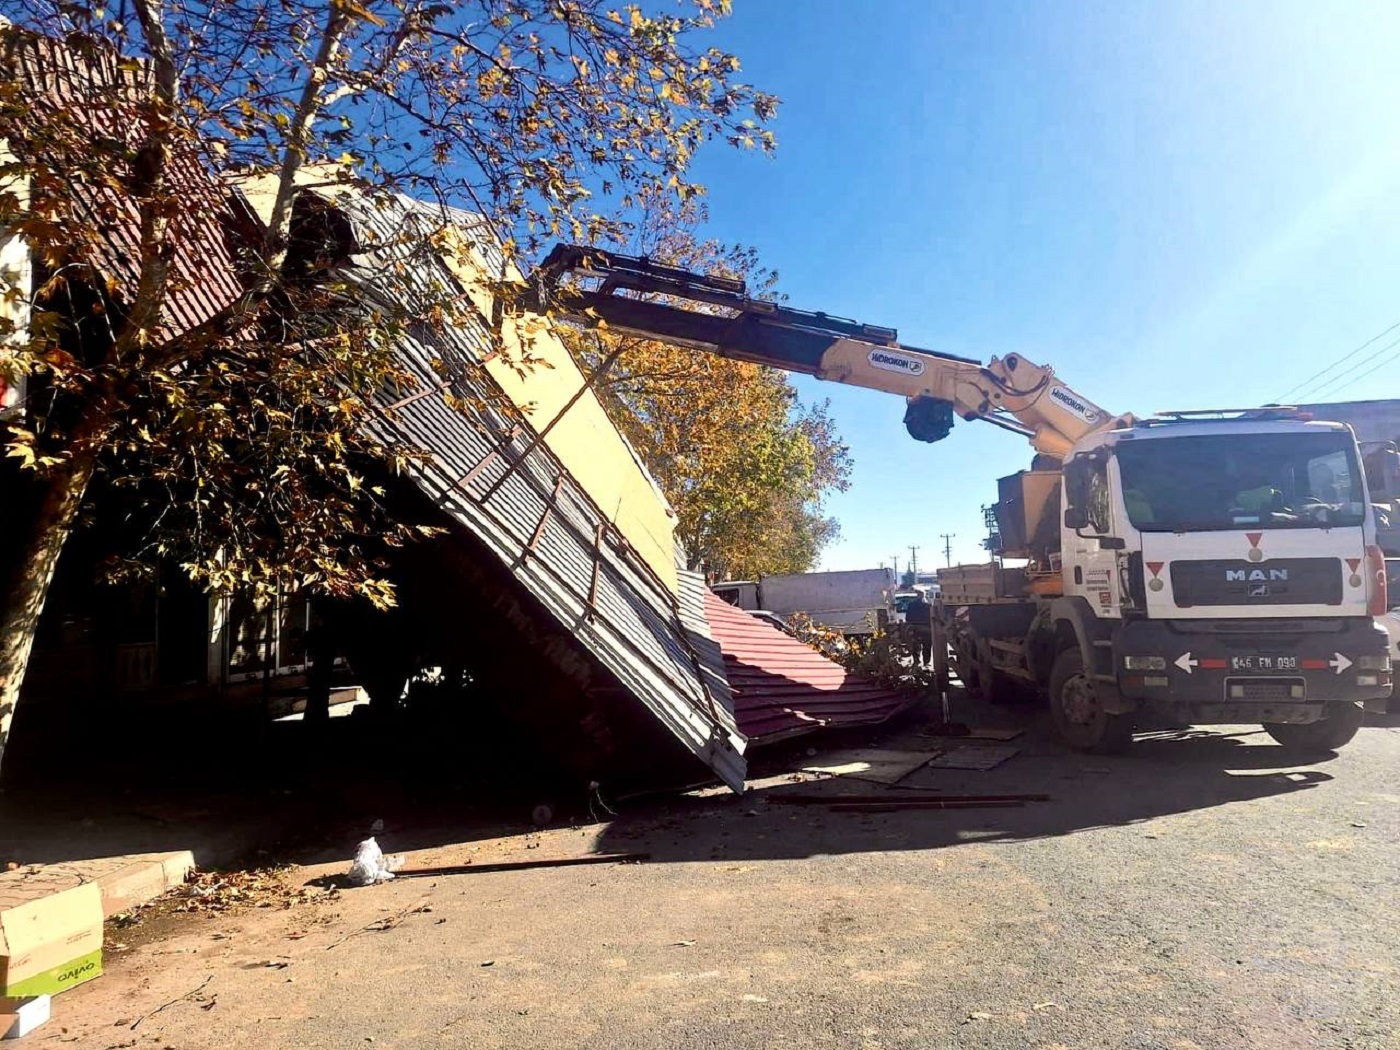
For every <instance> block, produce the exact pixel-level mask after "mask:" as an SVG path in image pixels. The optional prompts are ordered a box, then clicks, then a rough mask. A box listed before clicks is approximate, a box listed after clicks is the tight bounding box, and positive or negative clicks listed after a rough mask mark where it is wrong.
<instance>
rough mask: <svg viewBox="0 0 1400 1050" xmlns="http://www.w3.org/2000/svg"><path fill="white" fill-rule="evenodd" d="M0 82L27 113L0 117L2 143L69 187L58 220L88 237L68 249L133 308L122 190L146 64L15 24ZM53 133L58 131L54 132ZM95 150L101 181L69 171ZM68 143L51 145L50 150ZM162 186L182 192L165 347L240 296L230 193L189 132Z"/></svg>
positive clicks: (142, 118)
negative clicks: (86, 149)
mask: <svg viewBox="0 0 1400 1050" xmlns="http://www.w3.org/2000/svg"><path fill="white" fill-rule="evenodd" d="M0 78H2V79H3V80H4V81H6V82H13V84H14V85H15V86H17V87H18V89H19V91H20V92H21V93H22V97H23V98H24V99H25V101H26V103H27V105H26V107H25V109H24V110H23V111H22V112H23V114H24V115H23V118H22V119H18V118H19V113H20V112H21V111H18V110H17V111H16V112H14V113H10V114H8V116H9V117H10V118H11V119H9V120H0V125H5V126H0V135H4V136H5V137H6V138H7V139H8V145H9V147H10V149H11V150H12V151H14V152H15V153H16V154H18V155H20V156H21V157H22V158H23V159H24V160H25V162H26V163H27V164H30V165H33V166H34V168H35V169H37V170H38V171H47V173H48V175H49V176H50V177H51V178H54V179H57V180H61V181H64V182H66V184H67V191H68V194H69V196H70V198H71V199H70V201H69V203H68V207H67V208H66V209H65V211H66V214H65V220H64V221H67V222H71V223H74V224H75V228H84V229H85V230H87V231H91V233H92V234H93V236H91V237H78V236H76V235H75V236H74V238H73V241H72V244H71V245H70V250H72V251H73V252H74V253H75V254H76V255H77V256H78V258H77V259H74V260H70V261H78V262H82V263H84V264H86V265H87V266H88V267H90V268H91V270H92V273H93V275H94V277H95V278H96V280H95V281H94V282H93V283H94V285H95V286H97V287H102V288H105V289H106V290H107V292H108V293H109V294H111V295H112V296H113V297H114V298H115V299H117V300H118V301H119V302H120V303H122V305H124V306H129V305H130V303H131V300H132V299H133V298H134V297H135V294H136V288H137V285H138V284H139V281H140V276H141V273H140V254H141V210H140V207H139V205H138V203H137V201H136V200H135V199H134V198H133V196H132V195H131V193H130V192H129V191H128V190H127V189H126V188H125V187H124V180H126V179H127V178H128V177H129V176H130V174H131V172H130V170H129V169H130V168H131V162H129V161H119V158H121V157H122V156H123V155H124V154H125V153H127V152H129V153H130V154H132V155H135V154H136V153H137V151H138V150H139V149H140V148H141V147H142V146H143V145H144V143H145V136H146V129H147V122H148V117H147V115H146V109H145V108H144V106H145V104H146V103H147V102H148V101H149V98H150V96H151V94H152V93H153V87H152V76H151V72H150V69H149V67H148V66H147V65H146V64H144V63H142V62H138V61H133V60H130V59H127V58H125V57H124V56H122V55H120V54H118V53H117V52H116V51H115V50H113V49H112V48H110V47H108V46H106V45H104V44H101V43H98V42H95V41H91V40H87V39H86V38H83V37H81V36H74V37H72V38H70V39H68V40H64V41H59V40H54V39H51V38H48V37H43V36H38V35H36V34H33V33H29V32H25V31H23V30H20V29H17V28H14V27H5V28H4V29H3V30H0ZM56 132H61V134H57V135H56V134H55V133H56ZM84 137H86V138H88V139H91V140H92V141H93V142H96V143H100V144H101V148H100V149H97V150H94V152H93V154H92V157H90V158H89V161H90V162H91V163H93V164H97V163H98V162H99V161H100V162H101V166H102V167H104V168H106V169H109V170H104V171H103V172H101V173H95V172H93V171H87V170H79V167H75V166H74V165H73V164H72V160H73V157H72V155H71V149H72V148H73V147H72V142H71V140H73V139H82V138H84ZM51 138H53V139H55V140H56V141H64V142H67V143H68V144H67V145H65V146H62V147H58V148H57V149H56V148H55V147H54V146H53V145H52V144H51V143H50V142H49V140H50V139H51ZM167 180H168V183H169V185H170V186H171V187H172V190H173V192H174V193H175V194H176V195H178V198H179V201H180V207H179V208H177V209H175V212H174V215H173V217H172V219H171V222H170V228H169V231H168V233H167V239H168V242H169V245H170V249H171V261H170V272H169V278H168V283H167V287H166V294H165V301H164V303H163V309H162V316H161V325H160V332H159V337H160V338H161V339H162V340H164V339H172V338H175V337H178V336H180V335H182V334H184V333H185V332H187V331H189V330H191V329H193V328H197V327H198V326H199V325H201V324H203V323H204V322H206V321H208V320H210V319H211V318H213V317H214V316H215V315H216V314H218V313H219V312H220V311H222V310H224V309H226V308H227V307H228V306H229V305H230V304H232V303H233V302H234V301H235V300H236V299H237V298H238V297H239V296H240V295H241V294H242V292H243V285H242V282H241V281H240V278H239V274H238V267H237V264H236V260H235V258H234V249H233V247H232V245H231V244H230V241H229V229H228V227H229V226H230V225H231V224H232V222H233V221H234V212H233V210H232V209H233V205H232V195H231V194H230V192H229V190H228V188H227V187H226V186H224V185H223V184H222V183H221V182H220V181H219V180H218V179H216V178H215V177H214V175H213V174H212V173H211V172H210V171H209V170H208V169H207V168H206V167H205V166H204V163H203V161H202V160H201V159H200V157H199V155H198V153H197V143H196V141H195V138H194V136H193V135H186V134H180V135H177V136H175V137H174V138H173V141H172V154H171V157H170V159H169V162H168V165H167Z"/></svg>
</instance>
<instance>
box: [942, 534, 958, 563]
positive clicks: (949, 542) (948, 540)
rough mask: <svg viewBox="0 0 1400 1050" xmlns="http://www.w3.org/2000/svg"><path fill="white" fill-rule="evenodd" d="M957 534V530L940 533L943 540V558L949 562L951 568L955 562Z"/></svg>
mask: <svg viewBox="0 0 1400 1050" xmlns="http://www.w3.org/2000/svg"><path fill="white" fill-rule="evenodd" d="M956 535H957V533H956V532H944V533H941V534H940V536H941V538H942V540H943V560H944V561H945V562H947V563H948V566H949V567H950V568H951V567H952V564H953V537H954V536H956Z"/></svg>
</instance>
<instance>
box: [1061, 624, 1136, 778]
mask: <svg viewBox="0 0 1400 1050" xmlns="http://www.w3.org/2000/svg"><path fill="white" fill-rule="evenodd" d="M1050 720H1051V721H1052V722H1054V723H1055V732H1056V733H1058V734H1059V736H1060V739H1061V740H1063V741H1064V742H1065V743H1066V744H1068V745H1069V746H1070V747H1072V748H1074V749H1075V750H1076V751H1092V752H1094V753H1096V754H1100V755H1107V754H1116V753H1117V752H1120V751H1125V750H1127V747H1128V745H1129V744H1131V743H1132V742H1133V720H1132V716H1131V715H1126V714H1109V713H1108V712H1107V711H1105V710H1104V709H1103V704H1102V703H1101V702H1100V700H1099V697H1098V692H1097V690H1096V689H1095V688H1094V681H1093V679H1092V678H1090V677H1089V676H1088V675H1087V674H1085V673H1084V657H1083V656H1082V655H1081V654H1080V652H1079V650H1078V649H1066V650H1065V651H1064V652H1062V653H1061V654H1060V655H1059V656H1057V657H1056V658H1055V668H1054V670H1052V671H1051V672H1050Z"/></svg>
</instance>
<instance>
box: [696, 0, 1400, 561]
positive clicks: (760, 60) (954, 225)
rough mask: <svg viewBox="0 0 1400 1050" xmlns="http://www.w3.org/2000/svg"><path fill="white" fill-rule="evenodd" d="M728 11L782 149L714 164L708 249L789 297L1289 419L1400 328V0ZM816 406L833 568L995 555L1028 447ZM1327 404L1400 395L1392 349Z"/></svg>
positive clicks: (840, 398) (1107, 380) (844, 1)
mask: <svg viewBox="0 0 1400 1050" xmlns="http://www.w3.org/2000/svg"><path fill="white" fill-rule="evenodd" d="M734 7H735V11H734V15H733V16H732V17H731V18H729V19H727V20H725V21H724V22H722V23H721V24H720V27H719V29H718V30H717V31H716V32H715V33H714V34H711V35H712V36H713V37H714V38H715V42H716V43H717V44H718V45H719V46H722V47H724V48H726V49H729V50H731V51H733V52H735V53H736V54H738V55H739V56H740V58H741V59H742V60H743V63H744V71H745V75H746V77H747V78H748V79H749V80H751V81H752V82H754V83H756V84H758V85H759V86H761V87H763V88H764V89H766V90H770V91H773V92H775V93H776V94H778V95H779V96H780V97H781V98H782V100H783V105H782V108H781V111H780V116H779V119H778V122H777V124H776V125H775V128H776V131H777V134H778V139H779V148H778V153H777V156H776V157H775V158H774V159H772V160H765V159H763V158H760V157H758V156H755V155H741V154H737V153H734V152H732V151H726V150H724V149H722V148H720V147H714V148H712V149H711V150H710V151H708V152H707V153H704V154H702V156H701V159H700V162H699V164H698V167H697V175H698V176H699V178H700V179H701V181H703V182H705V183H706V184H707V185H708V186H709V189H710V210H711V233H712V234H713V235H715V236H718V237H720V238H722V239H724V240H730V241H741V242H743V243H746V244H752V245H754V246H756V247H757V248H759V250H760V252H761V254H762V257H763V259H764V261H765V262H766V263H767V264H768V265H769V266H772V267H775V268H776V269H777V270H778V271H779V272H780V274H781V278H782V279H781V288H782V290H783V291H785V292H786V293H787V294H788V296H789V300H790V302H791V304H792V305H793V306H797V307H803V308H807V309H815V310H825V311H827V312H829V313H834V314H842V315H845V316H849V317H855V318H858V319H860V320H863V321H867V322H871V323H876V324H885V325H890V326H893V327H896V328H898V329H899V332H900V337H901V339H902V341H904V342H906V343H910V344H912V345H915V346H923V347H928V348H930V349H937V350H944V351H949V352H952V353H957V354H964V355H967V356H972V357H977V358H982V359H985V358H987V357H990V356H991V355H993V354H996V355H1004V354H1006V353H1008V352H1010V351H1015V352H1017V353H1022V354H1024V355H1025V356H1026V357H1028V358H1030V359H1031V360H1033V361H1036V362H1038V363H1048V364H1051V365H1053V366H1054V367H1055V368H1056V370H1057V372H1058V373H1059V374H1060V375H1061V377H1062V378H1063V379H1065V380H1066V381H1067V382H1068V383H1069V384H1070V385H1071V386H1073V387H1075V388H1076V389H1078V390H1079V391H1081V392H1082V393H1084V394H1085V395H1087V396H1089V397H1090V398H1091V399H1093V400H1094V401H1096V402H1097V403H1099V404H1100V405H1102V406H1104V407H1105V408H1108V409H1111V410H1113V411H1119V412H1122V411H1131V412H1136V413H1138V414H1146V413H1150V412H1153V411H1157V410H1161V409H1171V408H1200V407H1212V406H1221V405H1244V404H1258V403H1261V402H1264V401H1269V400H1273V399H1276V398H1278V397H1280V396H1281V395H1283V394H1284V393H1285V392H1286V391H1288V390H1289V388H1291V387H1293V386H1294V385H1295V384H1297V383H1299V382H1301V381H1302V380H1304V379H1306V378H1307V377H1309V376H1310V375H1312V374H1313V373H1314V372H1317V371H1318V370H1320V369H1322V368H1323V367H1325V366H1326V365H1328V364H1329V363H1330V362H1332V361H1334V360H1335V359H1337V358H1340V357H1342V356H1343V355H1345V354H1347V353H1348V352H1350V351H1351V350H1352V349H1354V348H1355V347H1357V346H1358V345H1359V344H1361V343H1363V342H1365V341H1366V340H1367V339H1369V338H1370V337H1371V336H1373V335H1375V334H1377V333H1378V332H1380V331H1382V330H1383V329H1385V328H1387V327H1388V326H1390V325H1392V324H1394V323H1395V322H1397V321H1400V294H1398V293H1400V62H1397V61H1396V60H1395V55H1396V54H1397V53H1400V6H1397V5H1394V4H1382V3H1377V4H1363V3H1336V4H1305V3H1267V4H1265V3H1248V2H1240V0H1232V2H1231V3H1229V4H1221V3H1200V2H1171V3H1165V2H1160V3H1159V2H1150V3H1143V2H1122V0H1115V2H1112V3H1072V2H1063V0H1056V2H1055V3H1049V2H1040V3H1009V2H997V3H983V4H979V3H966V2H951V3H942V2H930V0H883V2H881V3H878V4H874V3H871V4H864V3H852V2H850V0H735V2H734ZM1397 334H1400V333H1397ZM1389 338H1393V336H1391V337H1387V340H1385V341H1382V342H1381V343H1378V344H1376V346H1374V347H1372V348H1370V349H1368V350H1367V351H1366V352H1365V353H1364V354H1362V355H1360V357H1365V356H1366V355H1368V354H1371V353H1372V352H1373V351H1374V350H1377V349H1379V348H1380V347H1382V346H1384V345H1385V342H1388V341H1389ZM1394 353H1396V354H1400V346H1397V348H1396V350H1395V351H1394ZM1354 360H1360V358H1356V359H1354ZM1388 361H1390V357H1389V354H1386V355H1382V356H1381V357H1380V358H1378V359H1377V361H1376V362H1375V363H1378V364H1379V363H1382V362H1388ZM1358 374H1359V373H1358ZM798 386H799V387H800V389H801V391H802V394H803V396H804V397H806V398H809V399H810V398H817V397H826V398H830V399H831V404H832V412H833V415H834V417H835V419H836V421H837V423H838V425H839V426H840V428H841V431H842V433H843V435H844V436H845V437H846V439H847V440H848V442H849V443H850V446H851V449H852V453H853V455H854V459H855V471H854V476H853V479H852V482H853V483H852V485H851V489H850V491H849V492H847V493H845V494H843V495H838V496H836V497H835V498H833V500H832V501H831V503H830V511H831V513H833V514H834V515H836V517H838V518H839V519H840V521H841V525H842V532H843V536H842V539H841V541H840V542H839V543H838V544H836V545H835V546H833V547H832V548H831V549H830V550H829V551H828V552H827V554H826V555H825V557H824V559H823V567H824V568H858V567H866V566H873V565H877V564H880V563H882V562H888V560H889V557H890V556H891V555H892V554H895V553H898V554H899V556H900V566H901V568H902V567H903V566H904V563H905V559H906V557H907V554H908V552H907V548H908V546H909V545H910V544H916V545H919V546H920V547H921V548H922V550H921V551H920V552H919V558H920V563H921V565H932V564H934V563H935V562H936V563H937V564H942V556H941V546H942V541H941V540H940V539H939V534H941V533H945V532H946V533H954V534H956V538H955V539H954V540H953V555H954V561H955V562H956V561H958V560H964V561H970V560H981V558H982V554H981V552H980V549H979V544H980V542H981V540H982V538H983V537H984V535H985V530H984V529H983V527H982V524H981V510H980V508H981V506H982V505H983V504H984V503H989V502H991V501H992V499H993V498H994V496H995V492H996V484H995V479H996V478H997V477H998V476H1000V475H1003V474H1009V473H1012V472H1013V471H1015V470H1018V469H1021V468H1023V467H1025V466H1028V465H1029V460H1030V450H1029V446H1027V445H1026V444H1025V442H1024V441H1023V440H1022V439H1020V438H1018V437H1016V436H1014V435H1011V434H1007V433H1004V432H1002V431H999V430H997V429H995V428H993V427H991V426H989V425H986V424H980V423H962V424H960V425H959V426H958V427H957V428H956V429H955V431H954V434H953V436H952V437H950V438H949V439H947V440H945V441H943V442H941V443H939V444H935V445H923V444H919V443H917V442H914V441H913V440H911V439H910V438H909V437H908V436H907V435H906V434H905V432H904V428H903V426H902V425H901V422H900V420H901V417H902V412H903V405H902V403H901V402H900V401H899V400H898V399H895V398H892V397H888V396H885V395H881V394H879V393H874V392H867V391H860V390H852V389H846V388H841V387H839V386H837V385H835V384H831V383H819V382H817V381H815V380H811V379H806V378H802V379H799V380H798ZM1334 393H1335V397H1336V398H1340V399H1352V398H1365V397H1400V356H1396V357H1395V358H1394V360H1393V362H1392V363H1390V367H1388V368H1381V369H1380V370H1378V371H1375V372H1373V373H1372V374H1371V375H1370V376H1369V377H1368V378H1367V379H1366V380H1365V381H1364V382H1361V383H1358V384H1356V385H1354V386H1350V387H1344V386H1339V387H1338V388H1337V389H1336V390H1335V391H1334Z"/></svg>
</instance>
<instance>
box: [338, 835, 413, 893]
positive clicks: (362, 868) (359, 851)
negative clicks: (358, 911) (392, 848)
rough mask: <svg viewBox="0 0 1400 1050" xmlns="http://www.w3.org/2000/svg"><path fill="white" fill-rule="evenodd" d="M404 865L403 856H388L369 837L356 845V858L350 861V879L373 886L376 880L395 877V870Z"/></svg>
mask: <svg viewBox="0 0 1400 1050" xmlns="http://www.w3.org/2000/svg"><path fill="white" fill-rule="evenodd" d="M401 867H403V857H398V856H395V857H386V856H384V851H383V850H381V849H380V848H379V843H377V842H375V841H374V839H373V838H367V839H365V840H364V841H363V842H361V843H360V844H359V845H358V846H356V847H355V859H354V860H353V861H351V862H350V873H349V879H350V882H351V883H352V884H353V885H356V886H372V885H374V884H375V883H376V882H386V881H388V880H389V879H392V878H393V877H394V872H395V871H396V870H397V869H398V868H401Z"/></svg>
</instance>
